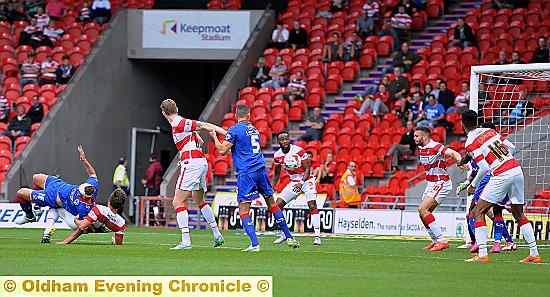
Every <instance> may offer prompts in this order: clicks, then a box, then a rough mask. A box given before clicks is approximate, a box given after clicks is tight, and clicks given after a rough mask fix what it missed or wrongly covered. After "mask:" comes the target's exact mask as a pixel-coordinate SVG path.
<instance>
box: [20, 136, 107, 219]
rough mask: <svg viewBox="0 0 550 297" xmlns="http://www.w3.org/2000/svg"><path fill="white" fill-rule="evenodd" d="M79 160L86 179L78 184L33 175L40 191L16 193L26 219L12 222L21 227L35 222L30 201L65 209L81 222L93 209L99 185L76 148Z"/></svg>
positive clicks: (89, 166) (42, 175)
mask: <svg viewBox="0 0 550 297" xmlns="http://www.w3.org/2000/svg"><path fill="white" fill-rule="evenodd" d="M77 149H78V153H79V154H80V160H81V161H82V163H83V164H84V167H86V171H87V172H88V175H89V177H88V179H87V180H86V181H85V182H84V183H83V184H81V185H79V186H77V185H71V184H69V183H67V182H65V181H64V180H62V179H60V178H57V177H55V176H51V175H46V174H35V175H33V177H32V180H33V183H34V184H35V187H36V188H38V189H42V190H34V189H29V188H21V189H19V190H18V191H17V197H19V198H20V199H22V200H24V202H22V203H20V204H21V209H23V211H24V212H25V216H22V217H18V218H17V219H16V220H15V223H16V224H18V225H22V224H25V223H29V222H35V221H36V216H35V215H34V212H33V211H32V204H31V202H35V203H36V204H38V205H40V206H49V207H50V208H64V209H66V210H67V211H68V212H69V213H71V214H72V215H74V216H76V217H77V218H78V219H79V220H82V219H84V218H85V217H86V216H87V215H88V212H90V210H91V209H92V208H93V206H94V201H95V199H94V194H95V193H97V189H98V187H99V182H98V181H97V175H96V172H95V170H94V168H93V167H92V165H91V164H90V162H88V160H87V159H86V154H85V153H84V150H83V149H82V146H78V148H77Z"/></svg>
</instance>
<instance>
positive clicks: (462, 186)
mask: <svg viewBox="0 0 550 297" xmlns="http://www.w3.org/2000/svg"><path fill="white" fill-rule="evenodd" d="M469 185H470V181H469V180H465V181H464V182H462V183H459V184H458V187H456V195H457V196H458V195H460V192H462V191H464V190H466V188H468V186H469Z"/></svg>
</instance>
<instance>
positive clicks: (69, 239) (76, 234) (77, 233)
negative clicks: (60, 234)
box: [56, 229, 84, 244]
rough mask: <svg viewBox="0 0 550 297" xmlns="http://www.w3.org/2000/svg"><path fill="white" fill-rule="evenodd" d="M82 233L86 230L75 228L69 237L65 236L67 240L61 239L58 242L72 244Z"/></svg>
mask: <svg viewBox="0 0 550 297" xmlns="http://www.w3.org/2000/svg"><path fill="white" fill-rule="evenodd" d="M82 233H84V231H82V230H80V229H76V230H74V232H73V233H72V234H71V235H69V237H67V238H65V240H63V241H60V242H56V244H70V243H71V242H73V241H75V239H77V238H78V237H80V235H82Z"/></svg>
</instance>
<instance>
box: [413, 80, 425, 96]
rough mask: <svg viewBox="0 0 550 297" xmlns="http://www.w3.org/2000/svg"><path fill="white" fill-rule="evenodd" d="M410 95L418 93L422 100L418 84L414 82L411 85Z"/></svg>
mask: <svg viewBox="0 0 550 297" xmlns="http://www.w3.org/2000/svg"><path fill="white" fill-rule="evenodd" d="M411 93H412V94H414V93H419V94H420V97H421V98H422V96H424V94H423V93H422V88H421V86H420V82H418V81H415V82H414V83H413V86H412V89H411Z"/></svg>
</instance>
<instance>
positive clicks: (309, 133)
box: [300, 107, 325, 141]
mask: <svg viewBox="0 0 550 297" xmlns="http://www.w3.org/2000/svg"><path fill="white" fill-rule="evenodd" d="M306 126H307V127H308V128H307V130H306V133H305V134H304V135H302V136H301V137H300V140H304V141H312V140H321V137H322V136H323V128H324V127H325V119H323V117H322V116H321V108H319V107H315V108H314V109H313V115H312V116H311V117H309V119H307V121H306Z"/></svg>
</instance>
